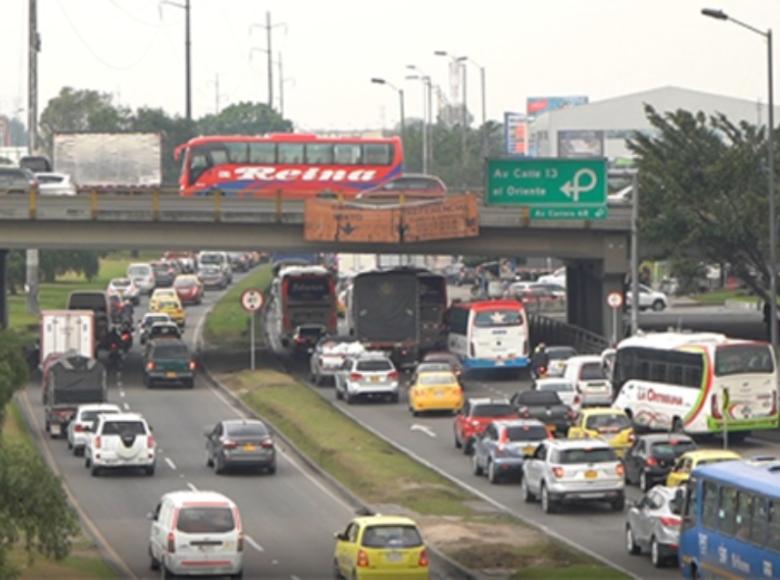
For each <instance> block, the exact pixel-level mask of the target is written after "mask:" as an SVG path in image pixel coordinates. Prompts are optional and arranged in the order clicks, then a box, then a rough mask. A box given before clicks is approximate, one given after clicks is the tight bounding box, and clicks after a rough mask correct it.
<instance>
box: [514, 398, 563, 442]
mask: <svg viewBox="0 0 780 580" xmlns="http://www.w3.org/2000/svg"><path fill="white" fill-rule="evenodd" d="M511 403H512V405H514V407H515V409H517V414H518V415H519V416H520V418H522V419H539V420H540V421H541V422H542V423H544V424H545V425H547V428H548V429H550V430H551V431H553V432H554V433H555V434H556V435H558V436H560V437H566V433H568V431H569V427H570V426H571V422H572V421H573V420H574V418H575V417H576V416H577V414H576V413H575V412H574V411H573V410H572V408H571V407H569V406H568V405H566V404H564V403H563V401H561V398H560V397H559V396H558V393H556V392H555V391H520V392H519V393H516V394H515V395H513V396H512V400H511Z"/></svg>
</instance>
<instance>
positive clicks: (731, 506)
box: [718, 486, 737, 536]
mask: <svg viewBox="0 0 780 580" xmlns="http://www.w3.org/2000/svg"><path fill="white" fill-rule="evenodd" d="M736 519H737V490H736V489H734V488H733V487H726V486H724V487H721V488H720V507H719V509H718V520H719V525H718V529H719V530H720V531H721V532H723V533H724V534H727V535H729V536H733V535H734V532H735V531H736V527H737V521H736Z"/></svg>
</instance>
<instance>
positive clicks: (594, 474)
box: [585, 469, 598, 479]
mask: <svg viewBox="0 0 780 580" xmlns="http://www.w3.org/2000/svg"><path fill="white" fill-rule="evenodd" d="M597 477H598V473H597V472H596V471H594V470H593V469H589V470H588V471H586V472H585V479H596V478H597Z"/></svg>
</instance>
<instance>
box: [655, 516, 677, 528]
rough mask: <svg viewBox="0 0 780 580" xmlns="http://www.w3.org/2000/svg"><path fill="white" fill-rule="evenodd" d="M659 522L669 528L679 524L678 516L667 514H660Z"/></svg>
mask: <svg viewBox="0 0 780 580" xmlns="http://www.w3.org/2000/svg"><path fill="white" fill-rule="evenodd" d="M659 519H660V521H661V524H662V525H664V526H667V527H669V528H676V527H677V526H679V525H680V521H681V520H680V518H673V517H669V516H661V517H660V518H659Z"/></svg>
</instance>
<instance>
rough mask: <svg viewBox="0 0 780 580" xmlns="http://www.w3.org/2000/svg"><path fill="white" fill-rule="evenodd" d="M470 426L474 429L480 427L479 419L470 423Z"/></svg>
mask: <svg viewBox="0 0 780 580" xmlns="http://www.w3.org/2000/svg"><path fill="white" fill-rule="evenodd" d="M469 424H470V425H471V426H472V427H479V419H472V420H471V421H469Z"/></svg>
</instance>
